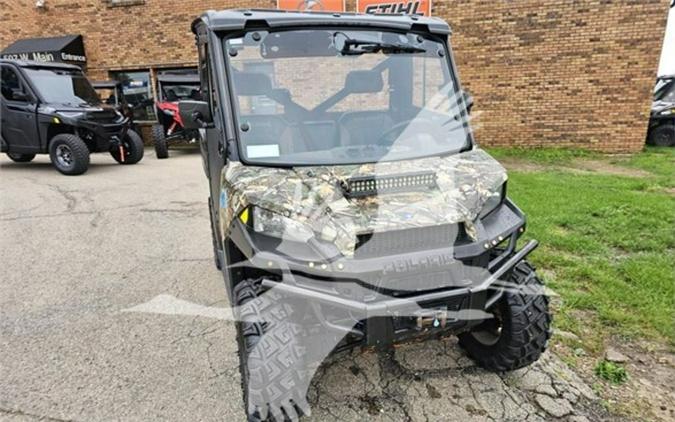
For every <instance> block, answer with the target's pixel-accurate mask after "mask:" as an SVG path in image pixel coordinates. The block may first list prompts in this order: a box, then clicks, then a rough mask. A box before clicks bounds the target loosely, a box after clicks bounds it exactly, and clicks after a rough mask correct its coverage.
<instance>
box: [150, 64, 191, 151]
mask: <svg viewBox="0 0 675 422" xmlns="http://www.w3.org/2000/svg"><path fill="white" fill-rule="evenodd" d="M157 82H158V85H159V89H158V90H157V92H158V96H159V100H158V101H157V102H156V103H155V109H156V113H157V120H158V121H159V124H156V125H154V126H153V127H152V139H153V142H154V144H155V153H156V154H157V158H168V157H169V142H174V141H179V142H188V143H190V144H192V143H196V142H197V141H198V140H199V131H198V130H194V129H192V130H190V129H185V125H184V124H183V120H182V119H181V117H180V113H178V101H180V100H201V97H202V96H201V93H200V91H199V88H200V84H199V76H198V75H167V74H165V75H159V76H158V78H157Z"/></svg>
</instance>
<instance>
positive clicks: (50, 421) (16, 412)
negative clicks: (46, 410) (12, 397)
mask: <svg viewBox="0 0 675 422" xmlns="http://www.w3.org/2000/svg"><path fill="white" fill-rule="evenodd" d="M2 414H6V415H12V416H26V417H29V418H36V419H37V420H39V421H46V422H75V419H61V418H56V417H52V416H47V415H38V414H35V413H30V412H25V411H23V410H20V409H7V408H4V407H0V416H1V415H2Z"/></svg>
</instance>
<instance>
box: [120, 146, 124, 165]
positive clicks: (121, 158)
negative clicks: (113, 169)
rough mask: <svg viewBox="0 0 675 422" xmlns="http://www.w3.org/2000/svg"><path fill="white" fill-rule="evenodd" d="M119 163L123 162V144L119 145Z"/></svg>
mask: <svg viewBox="0 0 675 422" xmlns="http://www.w3.org/2000/svg"><path fill="white" fill-rule="evenodd" d="M120 161H121V162H124V144H122V143H120Z"/></svg>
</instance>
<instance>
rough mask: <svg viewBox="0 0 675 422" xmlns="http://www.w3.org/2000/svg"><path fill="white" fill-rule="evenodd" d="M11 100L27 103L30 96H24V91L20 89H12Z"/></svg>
mask: <svg viewBox="0 0 675 422" xmlns="http://www.w3.org/2000/svg"><path fill="white" fill-rule="evenodd" d="M12 100H14V101H28V100H30V96H28V94H26V93H25V92H24V91H22V90H20V89H16V88H15V89H13V90H12Z"/></svg>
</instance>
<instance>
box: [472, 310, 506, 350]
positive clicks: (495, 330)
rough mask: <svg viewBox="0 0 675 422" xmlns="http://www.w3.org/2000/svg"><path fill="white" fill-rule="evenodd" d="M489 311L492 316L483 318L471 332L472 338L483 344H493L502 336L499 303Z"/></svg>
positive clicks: (502, 325) (502, 324)
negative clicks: (486, 318)
mask: <svg viewBox="0 0 675 422" xmlns="http://www.w3.org/2000/svg"><path fill="white" fill-rule="evenodd" d="M490 312H491V313H492V316H493V317H492V318H490V319H488V320H485V321H484V322H483V323H481V324H480V325H479V326H478V327H476V328H475V329H474V330H473V331H472V332H471V335H472V336H473V338H474V339H476V341H477V342H479V343H480V344H483V345H485V346H494V345H495V344H497V342H499V339H500V338H501V337H502V332H503V327H504V323H503V319H502V313H501V311H500V309H499V305H497V306H495V308H494V309H492V310H491V311H490Z"/></svg>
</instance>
